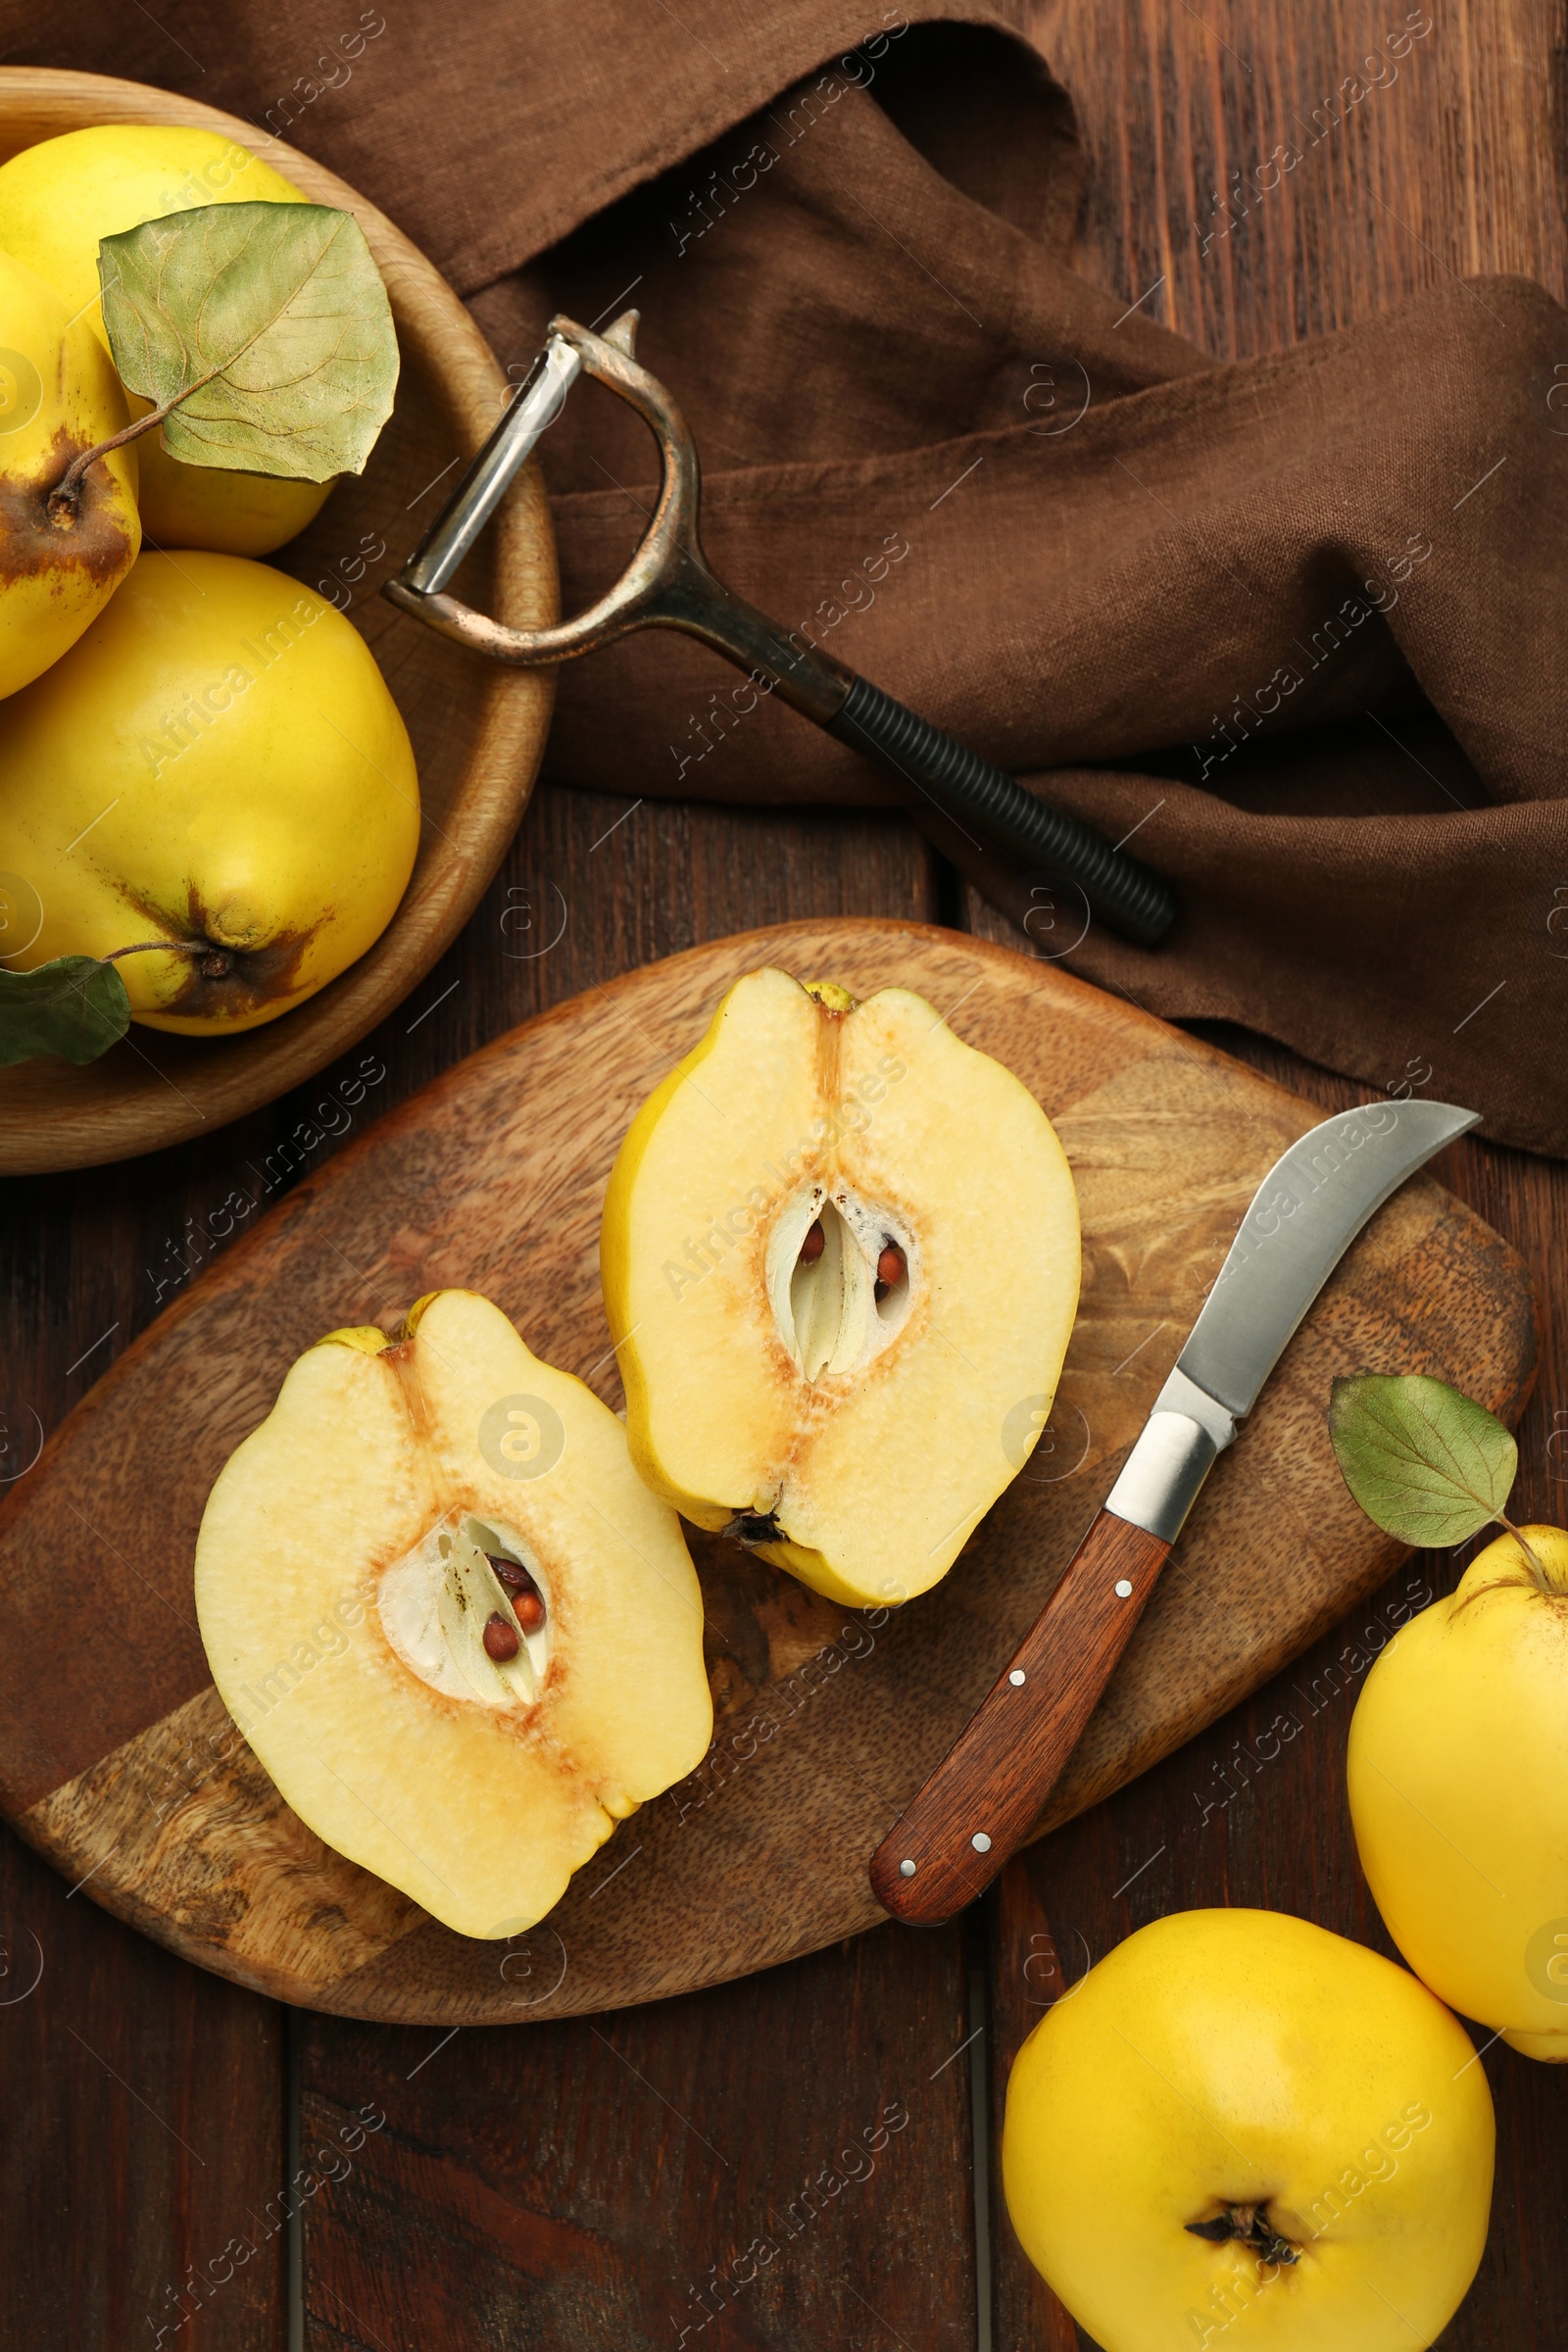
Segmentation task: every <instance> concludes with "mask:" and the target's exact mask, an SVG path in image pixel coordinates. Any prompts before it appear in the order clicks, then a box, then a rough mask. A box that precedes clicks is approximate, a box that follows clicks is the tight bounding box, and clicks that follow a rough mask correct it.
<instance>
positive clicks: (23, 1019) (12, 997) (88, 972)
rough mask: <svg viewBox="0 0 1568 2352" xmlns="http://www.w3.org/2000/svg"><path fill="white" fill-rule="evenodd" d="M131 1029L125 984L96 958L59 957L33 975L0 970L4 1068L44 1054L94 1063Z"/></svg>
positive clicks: (0, 1043)
mask: <svg viewBox="0 0 1568 2352" xmlns="http://www.w3.org/2000/svg"><path fill="white" fill-rule="evenodd" d="M129 1026H130V999H129V997H128V996H127V995H126V994H125V983H124V982H123V980H122V978H121V977H120V974H119V972H118V971H117V970H116V968H115V966H114V965H113V964H112V963H100V962H99V960H98V958H97V956H56V957H55V959H54V961H53V962H52V963H40V964H38V965H37V966H35V968H34V969H33V970H32V971H30V972H6V971H0V1068H6V1069H9V1068H10V1067H11V1065H12V1063H13V1062H18V1061H34V1060H36V1059H37V1057H38V1055H39V1054H60V1055H61V1057H62V1058H63V1059H64V1060H66V1061H75V1062H82V1061H96V1060H97V1058H98V1056H99V1054H107V1053H108V1051H109V1049H110V1047H111V1046H112V1045H115V1044H117V1043H118V1042H119V1040H120V1039H121V1038H123V1036H124V1034H125V1031H126V1030H127V1029H128V1028H129Z"/></svg>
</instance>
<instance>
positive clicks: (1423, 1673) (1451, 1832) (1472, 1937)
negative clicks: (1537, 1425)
mask: <svg viewBox="0 0 1568 2352" xmlns="http://www.w3.org/2000/svg"><path fill="white" fill-rule="evenodd" d="M1521 1532H1522V1534H1523V1536H1524V1539H1525V1543H1526V1544H1528V1545H1529V1547H1530V1554H1532V1555H1533V1563H1532V1559H1531V1557H1529V1556H1527V1554H1526V1552H1525V1550H1524V1549H1523V1547H1522V1546H1521V1544H1520V1543H1519V1541H1518V1538H1517V1537H1515V1536H1512V1535H1504V1536H1499V1537H1498V1538H1497V1540H1496V1542H1495V1544H1488V1545H1487V1547H1486V1549H1485V1550H1484V1551H1482V1552H1479V1553H1478V1554H1477V1556H1476V1557H1475V1559H1473V1560H1472V1561H1471V1563H1470V1565H1469V1567H1468V1568H1467V1569H1466V1570H1465V1573H1464V1576H1463V1578H1462V1580H1461V1582H1460V1585H1459V1589H1458V1591H1457V1592H1456V1593H1453V1594H1452V1595H1451V1596H1450V1597H1448V1598H1446V1599H1444V1600H1437V1601H1434V1602H1433V1604H1432V1606H1431V1607H1430V1608H1429V1609H1423V1610H1422V1612H1421V1614H1420V1616H1419V1617H1416V1618H1413V1619H1412V1620H1411V1622H1410V1623H1409V1624H1408V1625H1407V1626H1404V1627H1403V1628H1401V1630H1400V1632H1399V1633H1398V1634H1397V1636H1396V1637H1395V1639H1394V1641H1393V1642H1391V1643H1390V1644H1389V1646H1388V1648H1387V1649H1386V1650H1385V1651H1384V1652H1383V1655H1382V1656H1381V1657H1380V1658H1379V1660H1378V1662H1377V1664H1376V1665H1375V1666H1374V1667H1373V1669H1372V1672H1371V1674H1370V1675H1369V1676H1368V1678H1367V1684H1366V1688H1365V1690H1364V1691H1362V1693H1361V1696H1360V1699H1359V1701H1358V1703H1357V1706H1356V1710H1355V1715H1354V1718H1353V1720H1352V1722H1351V1725H1350V1750H1349V1792H1350V1814H1351V1818H1352V1820H1353V1821H1354V1823H1355V1841H1356V1844H1357V1846H1358V1848H1359V1849H1360V1855H1361V1867H1362V1869H1363V1870H1364V1871H1365V1872H1366V1875H1367V1882H1368V1884H1369V1885H1370V1887H1371V1888H1372V1893H1373V1895H1374V1897H1375V1899H1376V1902H1377V1906H1378V1909H1379V1910H1380V1911H1381V1912H1382V1914H1383V1917H1384V1921H1385V1923H1386V1924H1387V1927H1388V1931H1389V1934H1390V1935H1391V1936H1393V1937H1394V1940H1395V1942H1396V1943H1397V1945H1398V1947H1399V1949H1400V1951H1401V1952H1402V1953H1403V1954H1404V1956H1405V1958H1406V1960H1408V1961H1409V1963H1410V1966H1411V1967H1412V1968H1413V1969H1414V1970H1415V1972H1416V1974H1417V1976H1419V1977H1421V1978H1422V1979H1424V1981H1425V1982H1426V1983H1427V1984H1428V1985H1431V1986H1432V1989H1433V1991H1434V1992H1437V1993H1440V1994H1441V1995H1442V1997H1443V1998H1444V2000H1446V2001H1448V2002H1450V2003H1451V2004H1452V2006H1453V2007H1454V2008H1455V2009H1458V2010H1460V2011H1462V2012H1463V2014H1464V2015H1465V2016H1466V2017H1473V2018H1476V2019H1478V2020H1479V2021H1480V2023H1482V2024H1483V2025H1487V2026H1491V2027H1492V2028H1493V2029H1494V2030H1495V2032H1498V2033H1500V2034H1502V2035H1503V2037H1504V2039H1505V2040H1506V2041H1507V2042H1509V2043H1510V2044H1511V2046H1512V2047H1513V2048H1514V2049H1516V2050H1520V2051H1522V2052H1523V2053H1524V2054H1525V2056H1526V2057H1528V2058H1545V2059H1555V2060H1557V2061H1558V2062H1559V2063H1560V2062H1561V2061H1563V2060H1565V2059H1568V1534H1565V1533H1564V1531H1563V1530H1562V1529H1561V1528H1560V1527H1527V1528H1525V1529H1523V1530H1522V1531H1521Z"/></svg>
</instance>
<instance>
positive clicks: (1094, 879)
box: [826, 677, 1177, 948]
mask: <svg viewBox="0 0 1568 2352" xmlns="http://www.w3.org/2000/svg"><path fill="white" fill-rule="evenodd" d="M826 725H827V732H828V733H829V734H830V735H836V736H837V737H838V739H839V741H840V742H841V743H847V744H849V745H851V746H852V747H853V749H854V750H856V751H858V752H864V753H867V754H869V756H870V757H871V758H872V759H874V760H880V761H881V762H882V764H883V765H884V766H886V767H890V768H892V769H893V770H895V772H896V773H897V774H899V775H901V776H903V777H905V778H906V779H907V781H909V782H911V783H913V784H915V785H916V786H917V787H919V788H920V789H922V790H924V791H927V792H929V793H930V794H931V795H932V797H933V798H934V799H935V800H937V801H938V802H939V803H941V804H942V805H943V806H944V807H945V808H947V809H949V810H950V811H952V810H955V809H961V810H963V811H965V812H966V813H967V814H969V815H971V816H973V817H974V818H975V819H976V821H977V822H978V823H979V824H980V825H981V826H982V827H983V828H984V830H985V831H986V832H987V833H988V834H989V835H990V836H991V839H992V840H993V841H994V842H996V843H997V845H998V847H999V848H1001V849H1005V850H1008V851H1010V852H1011V854H1012V856H1013V857H1014V858H1018V859H1019V860H1020V862H1021V863H1022V864H1023V865H1024V866H1025V867H1026V868H1029V869H1031V870H1035V869H1038V870H1042V871H1044V872H1045V873H1046V874H1048V875H1051V876H1053V877H1054V878H1059V879H1061V880H1064V881H1066V882H1069V883H1076V884H1077V886H1078V888H1079V889H1080V890H1081V891H1082V892H1083V894H1084V896H1085V898H1086V899H1087V900H1088V902H1089V906H1090V909H1091V911H1092V912H1093V913H1094V914H1097V915H1102V916H1103V918H1104V920H1105V921H1106V922H1107V923H1108V924H1109V925H1110V926H1111V928H1112V929H1113V930H1116V931H1119V932H1120V933H1121V935H1122V936H1123V938H1125V939H1130V940H1133V941H1135V942H1136V944H1137V945H1138V946H1139V947H1141V948H1154V947H1157V946H1158V945H1159V943H1160V941H1161V940H1162V939H1163V938H1164V936H1165V934H1166V932H1167V931H1168V930H1169V929H1170V927H1171V924H1172V923H1173V922H1174V921H1175V920H1176V911H1177V909H1176V894H1175V892H1174V891H1173V890H1172V889H1171V887H1170V884H1169V883H1168V882H1166V881H1165V880H1164V879H1163V878H1162V877H1161V876H1160V875H1159V874H1156V873H1154V872H1153V871H1152V868H1151V867H1149V866H1147V865H1143V864H1141V863H1140V862H1139V860H1138V859H1137V858H1129V857H1127V856H1125V855H1124V854H1123V853H1122V852H1121V851H1119V850H1114V849H1112V848H1111V846H1110V844H1109V842H1108V841H1106V840H1105V839H1104V838H1103V836H1102V835H1101V834H1099V833H1096V832H1094V831H1093V830H1092V829H1091V828H1090V827H1089V826H1088V825H1081V824H1080V823H1079V822H1078V819H1077V818H1076V817H1075V816H1068V815H1067V813H1066V812H1065V810H1063V809H1053V808H1051V807H1050V806H1049V804H1048V803H1047V802H1045V801H1042V800H1040V799H1038V798H1037V797H1036V795H1035V794H1034V793H1032V792H1030V791H1028V790H1027V789H1026V788H1025V787H1024V786H1023V785H1022V784H1020V783H1019V782H1018V781H1017V779H1016V777H1014V776H1009V775H1007V774H1005V771H1004V770H1003V769H1002V768H1000V767H993V766H992V764H991V762H990V760H982V759H981V757H980V755H979V753H978V752H971V751H970V750H969V748H968V746H967V745H966V744H962V743H958V742H957V741H956V739H955V738H954V737H953V736H952V735H944V733H943V732H942V729H941V728H940V727H934V726H933V725H932V724H931V722H930V720H929V719H926V718H921V717H920V716H919V714H918V712H917V711H911V710H909V709H908V708H907V705H906V704H904V703H901V702H898V701H896V700H895V699H894V697H893V696H892V695H891V694H884V693H883V691H882V689H881V687H880V686H873V685H872V684H871V682H870V680H869V679H868V678H861V677H857V678H856V679H855V681H854V683H853V685H852V686H851V688H850V691H849V695H848V698H847V699H846V701H845V703H844V706H843V708H842V710H841V711H839V712H838V715H837V716H836V717H834V718H830V719H829V720H828V721H827V722H826Z"/></svg>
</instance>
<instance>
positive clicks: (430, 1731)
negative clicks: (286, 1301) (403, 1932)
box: [196, 1291, 712, 1936]
mask: <svg viewBox="0 0 1568 2352" xmlns="http://www.w3.org/2000/svg"><path fill="white" fill-rule="evenodd" d="M196 1609H197V1615H198V1618H199V1620H200V1624H201V1631H202V1639H203V1641H204V1642H205V1643H206V1646H207V1655H208V1659H209V1662H210V1663H211V1666H212V1669H213V1677H214V1680H215V1681H216V1683H217V1685H218V1688H219V1691H220V1692H221V1696H222V1699H223V1703H224V1704H225V1706H226V1707H227V1708H228V1710H229V1713H230V1714H231V1715H232V1716H233V1718H234V1720H235V1722H236V1723H237V1724H238V1725H239V1728H240V1730H241V1731H242V1732H243V1733H244V1735H245V1737H246V1739H247V1740H249V1742H250V1744H251V1746H252V1748H253V1749H254V1750H255V1752H256V1754H257V1756H258V1757H259V1758H260V1760H261V1762H262V1763H263V1764H264V1765H265V1766H266V1768H267V1770H268V1771H269V1772H270V1774H271V1776H272V1779H273V1780H274V1781H275V1782H276V1784H277V1787H278V1789H280V1790H281V1792H282V1794H283V1796H284V1797H285V1798H286V1799H287V1801H288V1803H289V1804H290V1805H292V1806H293V1808H294V1810H295V1812H296V1813H297V1814H298V1815H299V1816H300V1818H301V1819H302V1820H303V1821H305V1822H306V1823H308V1824H309V1826H310V1827H311V1828H312V1829H313V1830H315V1831H316V1833H317V1835H318V1836H319V1838H324V1839H325V1841H326V1843H327V1844H328V1845H330V1846H333V1847H335V1848H336V1850H337V1851H338V1852H339V1853H340V1854H345V1855H347V1856H348V1857H349V1859H350V1860H351V1861H354V1862H358V1863H361V1864H363V1865H364V1867H365V1868H366V1869H367V1870H371V1871H374V1872H375V1873H376V1875H377V1877H379V1878H382V1879H386V1880H388V1881H389V1882H390V1883H391V1885H393V1886H394V1887H401V1888H402V1889H403V1891H404V1892H405V1893H406V1894H409V1895H412V1896H413V1898H414V1899H415V1901H417V1902H418V1903H422V1904H423V1906H424V1908H425V1909H426V1910H427V1911H429V1912H432V1913H433V1914H434V1916H435V1917H436V1918H437V1919H439V1920H442V1921H444V1922H445V1924H446V1925H447V1926H448V1927H449V1928H454V1929H456V1930H457V1931H458V1933H459V1934H460V1935H464V1936H510V1935H514V1934H516V1933H517V1932H518V1931H520V1930H521V1929H523V1928H527V1927H531V1926H532V1925H533V1923H534V1922H535V1921H536V1920H538V1919H541V1918H542V1917H543V1916H544V1914H545V1913H546V1912H547V1911H548V1910H549V1909H550V1908H551V1906H552V1905H553V1904H554V1903H555V1902H557V1901H558V1900H559V1898H560V1896H561V1895H562V1893H563V1891H564V1888H565V1886H566V1882H567V1880H568V1879H569V1878H570V1876H571V1874H572V1872H573V1871H574V1870H576V1869H577V1868H579V1866H580V1865H581V1864H582V1863H584V1862H585V1861H587V1859H588V1857H589V1856H590V1855H591V1854H592V1853H593V1852H594V1851H595V1849H596V1848H597V1847H598V1846H599V1845H601V1844H602V1843H603V1841H604V1840H605V1838H608V1837H609V1835H610V1833H611V1831H612V1830H613V1828H614V1825H615V1823H616V1821H618V1820H620V1819H622V1818H623V1817H624V1816H625V1815H626V1814H628V1813H631V1812H633V1811H634V1810H635V1808H636V1807H637V1806H638V1805H639V1804H640V1803H642V1802H643V1801H644V1799H645V1798H648V1797H651V1796H657V1795H658V1794H659V1793H660V1792H661V1791H662V1789H667V1788H668V1787H669V1786H670V1784H671V1783H672V1782H673V1781H676V1780H679V1779H680V1778H681V1776H682V1775H683V1774H685V1773H688V1772H690V1771H692V1770H693V1769H694V1768H695V1767H696V1765H697V1764H698V1763H700V1761H701V1760H702V1757H703V1755H704V1753H705V1751H706V1749H707V1747H708V1743H709V1740H710V1738H711V1733H712V1705H711V1699H710V1696H709V1689H708V1680H707V1676H706V1674H705V1672H704V1668H703V1644H702V1629H703V1606H702V1595H701V1593H700V1591H699V1588H698V1583H697V1577H696V1573H695V1571H694V1570H693V1567H692V1564H691V1559H690V1556H689V1554H688V1552H687V1550H686V1546H685V1544H684V1542H683V1541H682V1539H681V1533H680V1527H679V1524H678V1522H677V1520H676V1518H675V1515H674V1513H673V1512H672V1511H671V1510H669V1509H668V1508H667V1507H666V1505H665V1504H663V1503H662V1502H661V1501H660V1500H659V1499H658V1498H657V1497H656V1496H655V1495H651V1494H650V1493H649V1492H648V1489H647V1488H646V1486H644V1484H643V1483H642V1481H641V1480H640V1479H639V1478H638V1476H637V1474H636V1472H635V1471H634V1470H633V1468H632V1465H631V1462H630V1459H629V1458H628V1455H627V1451H626V1439H625V1434H624V1432H623V1430H622V1429H621V1426H620V1423H619V1422H618V1421H617V1420H616V1418H615V1416H614V1414H613V1413H612V1412H610V1411H609V1410H608V1409H607V1407H606V1406H604V1405H603V1404H601V1403H600V1401H599V1399H598V1398H597V1397H595V1396H594V1395H593V1394H592V1392H591V1391H590V1390H588V1389H586V1388H584V1387H583V1385H582V1383H581V1382H580V1381H578V1380H573V1379H572V1378H571V1377H570V1376H569V1375H568V1374H566V1373H564V1372H558V1371H555V1370H553V1369H552V1368H551V1366H550V1365H548V1364H544V1363H541V1362H540V1361H539V1360H538V1358H537V1357H536V1356H534V1355H533V1354H531V1353H530V1352H529V1350H528V1348H526V1347H524V1345H523V1343H522V1341H521V1340H520V1339H519V1338H518V1336H517V1334H516V1332H515V1330H514V1329H513V1327H512V1325H511V1323H509V1322H508V1320H507V1318H506V1316H505V1315H504V1314H502V1312H501V1310H500V1308H499V1307H496V1306H493V1305H491V1303H490V1301H489V1300H488V1299H481V1298H479V1297H478V1296H477V1295H476V1294H475V1293H473V1292H472V1291H438V1292H434V1293H432V1294H431V1295H430V1297H429V1298H427V1299H421V1300H420V1302H419V1304H418V1305H417V1307H416V1308H415V1309H414V1310H413V1312H412V1313H411V1314H410V1315H409V1317H408V1320H407V1322H406V1323H405V1325H404V1327H403V1330H402V1333H401V1334H400V1335H399V1337H398V1338H397V1339H396V1340H395V1341H393V1340H389V1339H388V1338H387V1336H386V1334H385V1333H383V1332H381V1331H377V1330H375V1329H373V1328H368V1329H364V1330H356V1331H338V1332H332V1333H329V1334H328V1336H327V1338H326V1339H324V1340H322V1341H320V1342H319V1344H318V1345H317V1346H316V1347H314V1348H311V1349H310V1350H309V1351H308V1352H307V1353H306V1354H305V1355H303V1356H301V1358H300V1360H299V1362H298V1363H297V1364H295V1366H294V1367H293V1369H292V1371H291V1372H290V1373H289V1375H288V1377H287V1379H286V1380H285V1381H284V1383H283V1386H282V1390H281V1391H280V1393H279V1396H278V1399H277V1402H276V1404H275V1405H274V1406H273V1408H272V1411H271V1413H270V1415H269V1417H268V1419H267V1420H266V1421H264V1422H263V1424H262V1426H261V1427H260V1429H258V1430H256V1431H255V1432H254V1433H253V1434H252V1435H251V1436H250V1437H248V1438H247V1439H246V1440H245V1442H244V1444H243V1445H242V1446H240V1447H239V1448H238V1450H237V1451H236V1452H235V1453H234V1454H233V1456H232V1457H231V1458H230V1460H229V1461H228V1462H227V1464H226V1465H225V1467H224V1468H223V1470H222V1472H221V1475H220V1477H219V1479H218V1483H217V1485H216V1486H215V1487H214V1489H213V1492H212V1495H211V1496H210V1498H209V1500H208V1504H207V1511H206V1515H205V1517H204V1518H203V1520H202V1527H201V1534H200V1537H199V1539H198V1541H197V1546H196Z"/></svg>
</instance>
